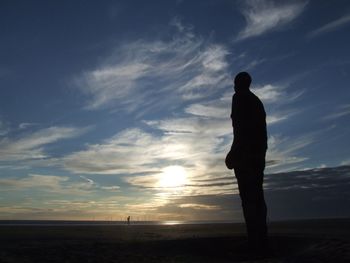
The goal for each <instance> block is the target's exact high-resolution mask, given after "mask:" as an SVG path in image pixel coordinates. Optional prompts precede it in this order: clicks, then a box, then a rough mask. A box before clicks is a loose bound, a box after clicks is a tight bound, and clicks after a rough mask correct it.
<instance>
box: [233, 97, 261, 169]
mask: <svg viewBox="0 0 350 263" xmlns="http://www.w3.org/2000/svg"><path fill="white" fill-rule="evenodd" d="M231 119H232V127H233V136H234V139H233V144H232V148H231V151H233V155H234V156H235V158H236V159H237V160H239V163H240V164H242V165H243V166H250V165H255V163H256V162H259V163H262V162H263V164H264V165H265V154H266V150H267V132H266V113H265V109H264V106H263V104H262V102H261V101H260V99H259V98H258V97H257V96H255V95H254V94H253V93H252V92H251V91H249V90H245V91H240V92H236V93H235V94H234V95H233V97H232V111H231Z"/></svg>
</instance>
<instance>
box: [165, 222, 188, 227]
mask: <svg viewBox="0 0 350 263" xmlns="http://www.w3.org/2000/svg"><path fill="white" fill-rule="evenodd" d="M184 223H185V222H184V221H162V222H161V224H162V225H170V226H171V225H180V224H184Z"/></svg>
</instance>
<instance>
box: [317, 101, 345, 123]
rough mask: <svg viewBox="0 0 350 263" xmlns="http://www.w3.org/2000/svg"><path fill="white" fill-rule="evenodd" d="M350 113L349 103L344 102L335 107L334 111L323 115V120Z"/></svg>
mask: <svg viewBox="0 0 350 263" xmlns="http://www.w3.org/2000/svg"><path fill="white" fill-rule="evenodd" d="M347 115H350V104H344V105H341V106H339V107H338V108H337V111H336V112H333V113H330V114H328V115H326V116H324V117H323V118H322V119H323V120H335V119H338V118H341V117H344V116H347Z"/></svg>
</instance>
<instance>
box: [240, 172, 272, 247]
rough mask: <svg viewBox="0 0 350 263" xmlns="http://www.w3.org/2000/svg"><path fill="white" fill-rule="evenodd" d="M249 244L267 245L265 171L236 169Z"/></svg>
mask: <svg viewBox="0 0 350 263" xmlns="http://www.w3.org/2000/svg"><path fill="white" fill-rule="evenodd" d="M235 175H236V178H237V182H238V188H239V193H240V197H241V200H242V208H243V214H244V218H245V221H246V227H247V234H248V240H249V243H250V244H251V245H253V246H256V247H257V248H262V247H263V246H266V245H267V227H266V213H267V209H266V204H265V199H264V192H263V177H264V174H263V170H261V169H260V170H257V169H249V168H248V169H235Z"/></svg>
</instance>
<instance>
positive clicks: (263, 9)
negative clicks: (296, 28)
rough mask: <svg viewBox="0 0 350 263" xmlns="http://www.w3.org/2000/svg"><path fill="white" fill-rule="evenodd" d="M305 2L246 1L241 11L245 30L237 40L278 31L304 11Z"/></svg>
mask: <svg viewBox="0 0 350 263" xmlns="http://www.w3.org/2000/svg"><path fill="white" fill-rule="evenodd" d="M306 4H307V2H300V1H298V2H290V3H287V4H280V3H279V4H277V1H276V2H274V1H270V0H248V1H245V5H244V7H243V9H242V14H243V16H244V18H245V20H246V26H245V28H244V29H243V30H242V31H241V32H240V33H239V34H238V36H237V40H242V39H246V38H250V37H256V36H259V35H262V34H264V33H267V32H270V31H273V30H276V29H279V28H281V27H283V26H285V25H286V24H288V23H290V22H291V21H293V20H294V19H296V18H297V17H298V16H299V15H300V14H301V13H302V12H303V10H304V9H305V6H306Z"/></svg>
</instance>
